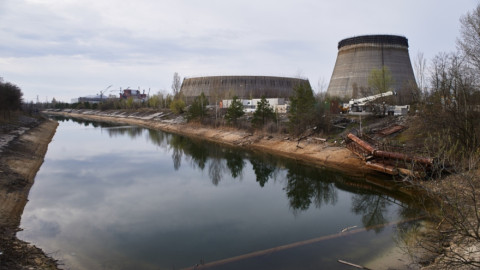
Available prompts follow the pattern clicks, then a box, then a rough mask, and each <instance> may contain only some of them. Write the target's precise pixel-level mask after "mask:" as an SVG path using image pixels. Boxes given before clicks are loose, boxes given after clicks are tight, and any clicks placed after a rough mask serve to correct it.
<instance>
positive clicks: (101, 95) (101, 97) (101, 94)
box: [100, 85, 113, 100]
mask: <svg viewBox="0 0 480 270" xmlns="http://www.w3.org/2000/svg"><path fill="white" fill-rule="evenodd" d="M112 86H113V85H109V86H108V87H107V88H105V89H104V90H103V91H100V100H103V93H105V92H106V91H107V90H108V89H110V87H112Z"/></svg>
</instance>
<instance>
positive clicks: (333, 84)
mask: <svg viewBox="0 0 480 270" xmlns="http://www.w3.org/2000/svg"><path fill="white" fill-rule="evenodd" d="M382 67H386V68H387V69H388V70H389V71H390V73H391V75H392V78H393V86H392V88H393V89H389V90H391V91H394V92H395V93H396V96H395V98H396V100H397V102H399V103H404V104H406V103H409V102H410V101H411V98H412V94H414V93H415V91H417V85H416V82H415V76H414V74H413V69H412V64H411V62H410V56H409V53H408V40H407V38H405V37H403V36H395V35H366V36H357V37H351V38H347V39H344V40H341V41H340V42H339V43H338V55H337V60H336V62H335V67H334V69H333V73H332V77H331V79H330V84H329V85H328V89H327V94H328V95H329V96H331V97H339V98H343V99H351V98H361V97H364V96H369V95H374V94H378V93H373V91H372V90H370V88H369V85H368V78H369V76H370V74H371V72H372V70H373V69H378V70H380V69H382Z"/></svg>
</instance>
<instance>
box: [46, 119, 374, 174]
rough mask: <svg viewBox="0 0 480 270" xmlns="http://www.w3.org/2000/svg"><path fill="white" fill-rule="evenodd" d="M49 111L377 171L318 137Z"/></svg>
mask: <svg viewBox="0 0 480 270" xmlns="http://www.w3.org/2000/svg"><path fill="white" fill-rule="evenodd" d="M48 114H52V115H62V116H66V117H75V118H80V119H85V120H94V121H106V122H115V123H124V124H132V125H137V126H142V127H147V128H152V129H157V130H162V131H166V132H170V133H175V134H180V135H184V136H187V137H194V138H200V139H204V140H208V141H212V142H215V143H221V144H225V145H229V146H233V147H241V148H244V149H249V150H253V151H261V152H267V153H272V154H275V155H280V156H284V157H287V158H293V159H296V160H298V161H302V162H307V163H310V164H314V165H317V166H324V167H329V168H333V169H336V170H340V171H343V172H345V173H346V174H349V175H352V176H363V175H364V174H366V173H375V172H374V171H373V170H371V169H369V168H367V167H365V166H364V163H363V162H362V161H361V160H360V159H359V158H358V157H356V156H355V155H354V154H352V153H351V152H350V151H349V150H348V149H346V148H345V147H341V146H334V145H332V144H329V143H326V142H322V141H321V140H318V139H317V138H307V139H303V140H301V141H299V142H298V141H297V140H291V139H290V138H286V136H287V135H285V136H283V137H280V136H278V135H277V136H270V135H265V134H256V133H249V132H247V131H244V130H238V129H233V128H229V127H219V128H211V127H205V126H202V125H198V124H191V123H188V124H187V123H178V122H177V123H175V122H174V121H171V120H168V121H165V120H162V119H156V118H155V117H146V116H145V115H142V116H139V115H137V116H135V115H126V114H117V113H102V112H94V111H86V112H82V111H76V112H48Z"/></svg>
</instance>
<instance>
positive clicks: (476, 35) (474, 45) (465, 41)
mask: <svg viewBox="0 0 480 270" xmlns="http://www.w3.org/2000/svg"><path fill="white" fill-rule="evenodd" d="M460 24H461V25H460V38H459V39H457V44H458V47H459V49H460V51H461V52H462V53H463V54H464V55H465V57H466V58H467V60H468V61H469V63H470V64H471V65H473V66H474V67H475V68H476V69H477V71H480V3H479V4H477V7H476V8H475V9H474V10H473V11H472V12H468V13H467V14H465V16H463V17H461V18H460Z"/></svg>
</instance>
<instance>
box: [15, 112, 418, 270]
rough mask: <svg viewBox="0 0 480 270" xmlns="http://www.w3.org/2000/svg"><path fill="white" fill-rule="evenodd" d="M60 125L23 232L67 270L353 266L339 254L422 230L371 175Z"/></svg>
mask: <svg viewBox="0 0 480 270" xmlns="http://www.w3.org/2000/svg"><path fill="white" fill-rule="evenodd" d="M57 120H58V121H59V123H60V125H59V127H58V129H57V132H56V134H55V137H54V138H53V141H52V142H51V143H50V145H49V148H48V152H47V154H46V156H45V162H44V164H43V165H42V167H41V168H40V170H39V172H38V174H37V176H36V179H35V184H34V185H33V187H32V189H31V191H30V194H29V202H28V204H27V206H26V208H25V210H24V213H23V215H22V221H21V228H22V229H23V231H22V232H19V233H18V236H19V238H20V239H23V240H25V241H28V242H31V243H33V244H35V245H37V246H38V247H40V248H42V249H43V250H44V251H45V252H46V253H48V254H51V256H53V257H54V258H56V259H59V260H60V262H61V263H62V264H63V265H64V268H65V269H182V268H189V267H191V268H198V269H203V268H208V269H350V268H348V267H346V266H345V265H343V264H340V263H338V260H339V259H341V260H345V261H349V262H354V263H355V264H360V265H368V264H369V263H370V262H371V261H374V260H376V259H378V258H379V257H381V256H384V255H385V252H386V251H388V250H390V249H391V248H393V247H395V245H396V244H397V243H398V242H399V241H401V237H402V234H404V233H405V232H406V231H408V230H409V229H410V228H412V227H415V226H417V225H418V224H417V223H418V222H416V221H415V220H416V217H417V215H418V213H419V211H418V209H417V208H415V206H414V205H413V204H411V203H409V199H408V198H407V197H405V196H402V195H401V194H396V193H395V192H391V191H388V189H385V190H383V189H379V188H377V187H375V186H373V185H370V184H368V182H367V181H366V180H365V179H352V178H349V177H348V176H346V175H343V174H341V173H338V172H334V171H329V170H326V169H321V168H316V167H312V166H308V165H305V164H299V163H298V162H295V161H292V160H288V159H282V158H278V157H274V156H271V155H268V154H264V153H253V152H247V151H241V150H239V149H233V148H225V147H222V146H219V145H216V144H211V143H206V142H204V141H200V140H192V139H188V138H186V137H182V136H177V135H173V134H168V133H164V132H161V131H157V130H149V129H145V128H140V127H135V126H123V125H114V124H101V123H95V122H87V121H79V120H72V119H65V118H57ZM412 220H413V221H412ZM342 231H343V232H342ZM397 263H398V262H397ZM388 264H389V263H385V265H384V266H385V269H387V268H388Z"/></svg>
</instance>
